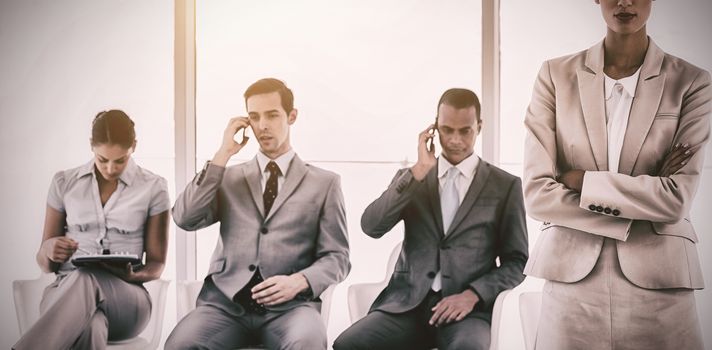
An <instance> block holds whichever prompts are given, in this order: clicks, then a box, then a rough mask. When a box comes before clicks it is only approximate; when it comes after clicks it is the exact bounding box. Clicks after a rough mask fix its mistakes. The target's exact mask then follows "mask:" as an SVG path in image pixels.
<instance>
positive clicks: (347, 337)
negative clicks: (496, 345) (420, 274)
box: [334, 291, 490, 350]
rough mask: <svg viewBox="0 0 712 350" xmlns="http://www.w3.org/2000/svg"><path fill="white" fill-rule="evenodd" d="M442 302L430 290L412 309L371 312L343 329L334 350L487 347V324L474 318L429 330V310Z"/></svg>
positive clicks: (488, 330) (442, 349) (437, 294)
mask: <svg viewBox="0 0 712 350" xmlns="http://www.w3.org/2000/svg"><path fill="white" fill-rule="evenodd" d="M441 299H442V297H441V296H440V293H436V292H433V291H431V292H430V293H428V295H427V296H426V297H425V299H424V300H423V301H422V302H421V303H420V305H418V306H417V307H416V308H415V309H413V310H410V311H407V312H404V313H400V314H392V313H387V312H383V311H373V312H371V313H369V314H368V315H366V317H364V318H362V319H360V320H359V321H358V322H356V323H354V324H353V325H351V327H349V328H348V329H347V330H345V331H344V332H343V333H341V335H340V336H339V337H338V338H337V339H336V341H335V342H334V350H357V349H364V350H365V349H369V350H370V349H373V350H376V349H384V350H385V349H404V350H405V349H409V350H410V349H431V348H433V347H437V348H438V349H439V350H445V349H448V350H449V349H483V350H486V349H488V348H489V344H490V324H489V322H488V321H486V320H483V319H480V318H477V317H472V316H469V317H466V318H465V319H464V320H462V321H459V322H453V323H450V324H448V325H444V326H440V327H433V326H430V325H429V324H428V321H429V320H430V317H432V315H433V312H432V311H431V309H432V308H433V307H434V306H435V305H436V304H437V303H438V302H439V301H440V300H441Z"/></svg>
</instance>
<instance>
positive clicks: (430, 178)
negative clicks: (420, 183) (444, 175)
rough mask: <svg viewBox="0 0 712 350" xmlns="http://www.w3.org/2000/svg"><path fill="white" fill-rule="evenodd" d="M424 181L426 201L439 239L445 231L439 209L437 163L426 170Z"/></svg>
mask: <svg viewBox="0 0 712 350" xmlns="http://www.w3.org/2000/svg"><path fill="white" fill-rule="evenodd" d="M425 183H426V185H427V187H426V188H427V191H428V197H429V199H430V200H429V201H428V202H430V209H431V210H432V211H433V218H435V226H437V228H438V232H437V234H438V239H439V238H440V237H442V236H443V235H444V234H445V232H443V213H442V211H441V209H440V183H439V182H438V166H437V165H436V166H434V167H433V169H431V170H430V172H428V175H426V177H425Z"/></svg>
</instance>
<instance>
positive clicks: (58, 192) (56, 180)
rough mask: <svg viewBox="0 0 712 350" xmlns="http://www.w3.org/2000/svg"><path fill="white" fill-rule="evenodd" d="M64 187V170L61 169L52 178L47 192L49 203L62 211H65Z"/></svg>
mask: <svg viewBox="0 0 712 350" xmlns="http://www.w3.org/2000/svg"><path fill="white" fill-rule="evenodd" d="M64 189H65V179H64V172H63V171H60V172H58V173H56V174H54V177H53V178H52V183H51V184H50V185H49V193H48V194H47V205H49V206H50V207H52V208H54V209H56V210H58V211H60V212H62V213H64Z"/></svg>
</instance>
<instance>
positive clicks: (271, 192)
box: [262, 161, 281, 216]
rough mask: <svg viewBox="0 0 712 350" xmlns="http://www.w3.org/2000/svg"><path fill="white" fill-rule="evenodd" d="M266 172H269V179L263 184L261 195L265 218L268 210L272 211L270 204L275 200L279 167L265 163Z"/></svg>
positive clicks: (272, 163)
mask: <svg viewBox="0 0 712 350" xmlns="http://www.w3.org/2000/svg"><path fill="white" fill-rule="evenodd" d="M267 170H269V178H268V179H267V183H266V184H265V192H264V193H263V194H262V200H263V201H264V205H265V216H267V214H269V210H270V209H272V204H274V199H275V198H277V176H279V174H281V171H280V170H279V166H278V165H277V163H275V162H273V161H270V162H269V163H267Z"/></svg>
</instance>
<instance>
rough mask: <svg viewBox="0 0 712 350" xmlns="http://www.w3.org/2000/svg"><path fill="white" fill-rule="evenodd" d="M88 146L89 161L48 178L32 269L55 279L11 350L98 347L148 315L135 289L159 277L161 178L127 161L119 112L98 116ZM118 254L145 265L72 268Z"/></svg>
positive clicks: (128, 133) (126, 136)
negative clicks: (92, 257)
mask: <svg viewBox="0 0 712 350" xmlns="http://www.w3.org/2000/svg"><path fill="white" fill-rule="evenodd" d="M90 142H91V149H92V152H93V153H94V157H93V158H92V159H91V160H90V161H88V162H87V163H85V164H84V165H82V166H79V167H76V168H73V169H68V170H64V171H60V172H58V173H57V174H56V175H55V176H54V178H53V179H52V184H51V185H50V190H49V195H48V196H47V211H46V214H45V224H44V231H43V234H42V243H41V245H40V249H39V251H38V252H37V264H38V265H39V266H40V268H41V269H42V271H44V272H54V273H55V274H56V275H57V279H56V280H55V281H54V282H53V283H52V284H50V285H49V286H47V288H46V289H45V291H44V294H43V296H42V302H41V303H40V312H41V316H40V319H39V320H38V321H37V322H36V323H35V324H34V325H33V326H32V328H30V329H29V330H28V331H27V333H25V334H24V335H23V336H22V338H21V339H20V340H19V341H18V342H17V344H15V346H14V347H13V348H14V349H17V350H21V349H104V348H106V346H107V342H108V341H109V340H123V339H128V338H132V337H135V336H137V335H138V334H139V333H141V331H142V330H143V329H144V327H145V326H146V324H147V323H148V319H149V317H150V315H151V299H150V297H149V295H148V292H147V291H146V289H145V288H144V287H143V285H142V283H143V282H147V281H150V280H154V279H157V278H159V277H160V276H161V272H162V271H163V267H164V265H165V262H166V252H167V250H168V219H169V215H168V209H169V208H170V200H169V199H168V187H167V185H166V180H165V179H163V178H162V177H160V176H158V175H155V174H153V173H151V172H150V171H148V170H145V169H143V168H141V167H139V166H138V165H137V164H136V163H135V162H134V161H133V159H132V158H131V155H132V153H133V151H134V149H135V148H136V133H135V130H134V123H133V121H132V120H131V119H130V118H129V117H128V116H127V115H126V114H125V113H124V112H122V111H120V110H110V111H105V112H100V113H99V114H97V116H96V117H95V118H94V121H93V122H92V136H91V140H90ZM121 252H126V253H131V254H136V255H137V256H139V257H140V256H142V255H143V253H144V252H145V253H146V258H145V263H144V264H142V265H138V266H132V265H131V264H126V265H124V264H114V263H111V264H108V263H97V264H96V265H93V266H81V267H77V266H75V265H74V264H73V263H72V258H74V257H78V256H81V255H87V254H95V253H99V254H102V253H103V254H111V253H121Z"/></svg>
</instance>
